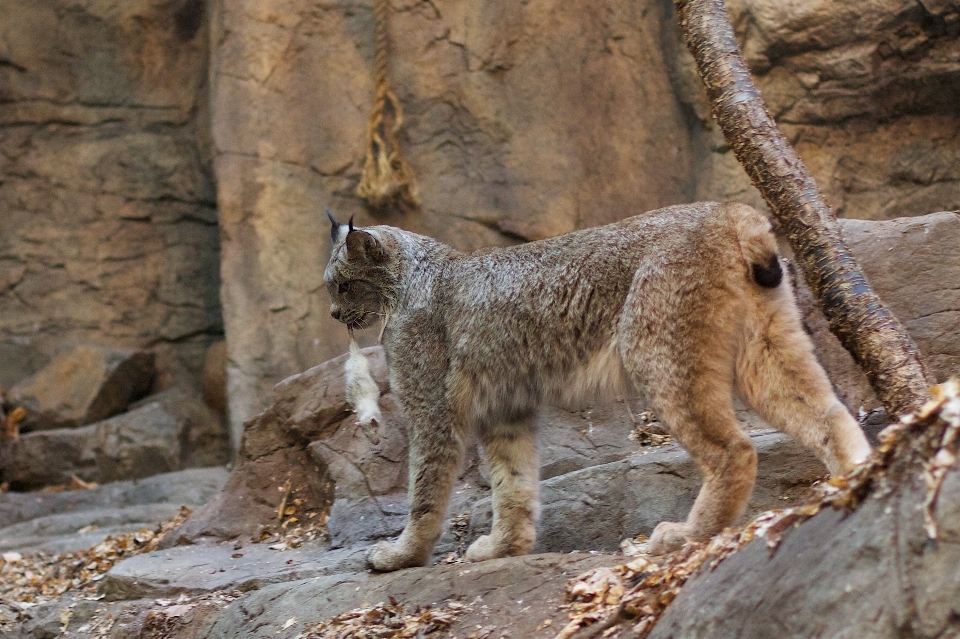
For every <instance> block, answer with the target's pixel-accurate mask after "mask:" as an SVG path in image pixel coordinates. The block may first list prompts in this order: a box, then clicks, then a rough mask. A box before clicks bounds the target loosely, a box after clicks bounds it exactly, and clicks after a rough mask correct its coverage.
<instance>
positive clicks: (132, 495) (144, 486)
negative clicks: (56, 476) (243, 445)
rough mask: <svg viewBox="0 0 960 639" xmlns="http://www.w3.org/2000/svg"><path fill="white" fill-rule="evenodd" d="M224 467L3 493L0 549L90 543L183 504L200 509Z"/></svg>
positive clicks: (64, 548) (60, 548) (154, 520)
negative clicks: (49, 490) (77, 487)
mask: <svg viewBox="0 0 960 639" xmlns="http://www.w3.org/2000/svg"><path fill="white" fill-rule="evenodd" d="M227 475H228V473H227V471H226V470H225V469H223V468H205V469H194V470H186V471H179V472H176V473H169V474H166V475H157V476H154V477H151V478H149V479H145V480H140V481H126V482H117V483H114V484H107V485H105V486H98V487H97V488H92V489H87V490H76V491H64V492H59V493H4V494H2V495H0V550H3V551H8V550H15V551H17V552H20V553H21V554H27V553H34V552H46V553H62V552H70V551H74V550H79V549H83V548H88V547H90V546H93V545H95V544H97V543H99V542H100V541H102V540H103V539H104V538H105V537H106V536H107V535H111V534H116V533H123V532H134V531H137V530H140V529H142V528H147V529H150V530H153V529H155V528H156V527H157V525H158V524H160V523H161V522H163V521H169V520H171V519H173V518H174V517H175V516H176V515H177V514H178V513H179V511H180V507H181V506H188V507H190V508H197V507H199V506H201V505H203V504H204V503H206V502H207V500H209V499H210V498H211V497H212V496H213V495H214V494H215V493H216V491H217V490H219V489H220V487H221V486H222V485H223V483H224V482H225V481H226V479H227Z"/></svg>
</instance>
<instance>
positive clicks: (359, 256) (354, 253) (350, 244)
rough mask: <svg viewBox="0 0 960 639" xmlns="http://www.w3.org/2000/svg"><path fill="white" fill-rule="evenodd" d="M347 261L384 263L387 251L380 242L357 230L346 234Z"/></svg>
mask: <svg viewBox="0 0 960 639" xmlns="http://www.w3.org/2000/svg"><path fill="white" fill-rule="evenodd" d="M346 243H347V259H349V260H370V261H372V262H384V261H386V259H387V251H386V250H385V249H384V247H383V244H381V243H380V240H378V239H377V238H375V237H374V236H372V235H371V234H369V233H367V232H366V231H361V230H359V229H354V230H352V231H350V232H349V233H347V240H346Z"/></svg>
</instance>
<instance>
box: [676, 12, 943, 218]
mask: <svg viewBox="0 0 960 639" xmlns="http://www.w3.org/2000/svg"><path fill="white" fill-rule="evenodd" d="M726 4H727V7H728V11H729V12H730V17H731V21H732V23H733V25H734V29H735V31H736V32H737V36H738V38H739V40H740V43H741V48H742V50H743V51H744V55H745V57H746V61H747V64H748V65H749V66H750V69H751V71H752V72H753V74H754V78H755V82H756V85H757V88H758V89H759V90H760V92H761V94H762V95H763V98H764V100H765V101H766V104H767V106H768V108H769V109H770V111H771V113H772V114H773V115H774V117H775V118H776V120H777V122H778V124H779V125H780V126H781V128H782V129H783V130H784V132H785V133H786V135H787V137H788V138H789V139H790V141H791V143H792V144H794V146H795V148H796V150H797V152H798V153H799V155H800V157H801V158H802V159H803V160H804V163H806V164H807V166H808V168H809V169H810V171H811V173H812V174H813V176H814V178H815V179H816V181H817V184H818V185H819V186H820V189H821V190H822V191H823V192H824V194H825V196H826V198H827V201H828V202H829V203H830V204H831V205H832V206H834V207H835V210H836V212H837V214H838V215H842V216H846V217H853V218H863V219H874V220H881V219H890V218H893V217H897V216H911V215H922V214H925V213H929V212H931V211H937V210H951V209H957V208H960V173H958V169H957V166H958V164H957V153H958V151H957V149H958V143H957V141H958V138H960V118H958V117H957V111H956V105H955V103H954V102H953V101H952V100H951V99H950V98H948V97H947V96H951V95H955V94H956V93H957V91H958V90H960V86H958V83H960V79H958V78H960V39H958V37H957V36H958V34H960V6H958V5H957V4H956V3H955V2H951V1H949V0H947V1H944V2H919V1H915V0H856V1H853V2H846V3H842V4H836V3H833V2H819V1H818V2H808V1H805V0H790V1H787V2H784V1H783V0H732V1H730V2H727V3H726ZM664 33H665V37H664V39H663V44H664V48H665V51H666V53H665V57H666V59H667V61H668V66H669V69H670V75H671V79H672V81H673V85H674V88H675V89H676V91H677V95H678V97H679V98H680V100H681V101H682V102H683V103H684V104H685V105H687V107H688V109H689V112H690V113H691V114H692V115H693V119H692V122H691V125H692V128H691V132H692V136H693V139H694V142H693V143H692V146H694V147H695V148H697V149H698V150H699V152H698V153H697V154H696V158H695V160H694V165H695V166H696V170H695V175H696V177H695V179H696V199H698V200H716V199H720V200H724V199H735V200H740V201H745V202H749V203H751V204H754V205H756V206H762V205H763V201H762V199H761V198H760V195H759V193H758V192H757V191H756V190H755V189H754V188H753V187H752V186H751V185H750V181H749V179H748V178H747V175H746V173H745V172H744V171H743V169H742V168H741V167H740V166H739V164H738V163H737V161H736V159H735V158H734V156H733V153H732V152H731V150H730V147H729V146H727V145H726V143H725V142H724V140H723V139H722V136H721V135H720V133H719V132H718V131H717V130H716V128H715V127H714V126H713V123H712V121H711V119H710V111H709V106H708V103H707V101H706V96H705V94H704V92H703V89H702V87H701V85H700V81H699V78H698V77H697V75H696V69H695V66H694V63H693V59H692V57H690V54H689V53H688V52H687V50H686V48H685V47H684V46H683V44H682V43H681V41H680V37H679V29H678V28H677V25H676V17H675V15H674V14H673V13H672V12H671V13H670V14H669V15H668V17H667V18H666V24H665V26H664Z"/></svg>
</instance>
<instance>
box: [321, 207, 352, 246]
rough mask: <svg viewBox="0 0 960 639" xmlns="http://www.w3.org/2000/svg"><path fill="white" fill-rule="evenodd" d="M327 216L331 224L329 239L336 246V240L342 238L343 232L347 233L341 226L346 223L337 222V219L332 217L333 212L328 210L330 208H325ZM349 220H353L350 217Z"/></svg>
mask: <svg viewBox="0 0 960 639" xmlns="http://www.w3.org/2000/svg"><path fill="white" fill-rule="evenodd" d="M327 217H328V218H329V219H330V224H331V227H330V241H331V242H332V243H333V245H334V246H336V244H337V242H339V241H341V240H342V239H343V236H344V234H345V233H347V231H346V229H344V228H343V227H344V226H346V225H345V224H340V223H339V222H337V219H336V218H335V217H333V213H331V212H330V209H327ZM350 222H351V223H352V222H353V218H352V217H351V218H350Z"/></svg>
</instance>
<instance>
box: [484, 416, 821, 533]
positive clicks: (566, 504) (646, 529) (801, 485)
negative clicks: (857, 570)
mask: <svg viewBox="0 0 960 639" xmlns="http://www.w3.org/2000/svg"><path fill="white" fill-rule="evenodd" d="M752 440H753V444H754V446H755V447H756V449H757V455H758V458H759V464H758V466H759V468H758V471H757V484H756V486H755V487H754V489H753V495H752V496H751V498H750V504H749V505H748V507H747V512H746V513H745V515H744V517H743V520H744V521H746V519H747V518H749V517H752V516H755V515H757V514H758V513H761V512H763V511H765V510H770V509H771V508H783V507H785V506H787V505H790V503H791V502H793V501H795V500H796V498H797V497H800V496H801V495H802V494H803V493H804V492H805V491H806V489H807V488H808V487H809V486H810V484H812V483H813V482H814V481H816V480H817V479H820V478H822V477H823V476H824V475H825V474H826V472H827V471H826V469H825V468H824V467H823V465H822V464H821V463H820V462H819V461H817V459H816V457H814V456H813V454H812V453H811V452H810V451H808V450H807V449H806V448H804V447H803V446H801V445H800V444H798V443H796V442H794V441H792V440H790V439H789V438H788V437H786V436H785V435H781V434H780V433H776V432H772V431H767V432H765V433H763V432H761V433H755V434H753V437H752ZM701 483H702V480H701V477H700V472H699V471H698V470H697V467H696V465H695V464H694V463H693V461H692V460H691V459H690V456H689V455H687V453H685V452H684V451H683V450H681V449H680V448H679V447H678V446H676V445H673V446H666V447H662V448H661V449H659V450H655V451H652V452H650V453H648V454H642V455H633V456H631V457H629V458H627V459H624V460H622V461H617V462H612V463H609V464H603V465H600V466H593V467H590V468H586V469H584V470H580V471H576V472H573V473H568V474H566V475H560V476H559V477H554V478H553V479H548V480H546V481H543V482H541V484H540V491H541V494H540V499H541V503H542V511H541V515H540V523H539V524H538V526H537V545H536V547H535V548H534V552H570V551H572V550H606V551H616V550H617V549H618V548H619V547H620V541H621V540H622V539H626V538H630V537H633V536H635V535H638V534H643V535H649V534H650V533H651V532H652V531H653V528H654V526H656V525H657V524H658V523H660V522H661V521H683V520H684V519H686V517H687V513H689V512H690V507H691V506H693V500H694V499H695V498H696V496H697V493H698V492H699V490H700V485H701ZM492 517H493V513H492V512H491V504H490V499H489V498H486V499H484V500H482V501H480V502H478V503H477V504H475V505H474V507H473V510H472V512H471V516H470V532H469V539H470V540H472V539H474V538H476V537H478V536H480V535H482V534H487V533H489V532H490V525H491V522H492Z"/></svg>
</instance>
